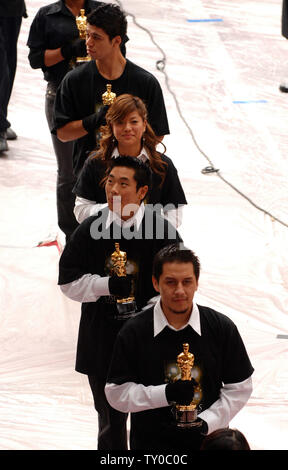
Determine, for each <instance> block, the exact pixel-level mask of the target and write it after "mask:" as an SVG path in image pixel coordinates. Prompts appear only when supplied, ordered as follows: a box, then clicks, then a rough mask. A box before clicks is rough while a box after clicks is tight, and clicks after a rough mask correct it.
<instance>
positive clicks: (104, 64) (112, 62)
mask: <svg viewBox="0 0 288 470" xmlns="http://www.w3.org/2000/svg"><path fill="white" fill-rule="evenodd" d="M96 65H97V68H98V71H99V73H100V75H102V77H104V78H106V79H107V80H117V78H119V77H121V75H122V73H123V72H124V69H125V65H126V59H125V57H123V55H122V54H121V51H120V50H117V51H115V53H114V54H113V57H111V56H110V57H109V58H108V59H103V60H96ZM112 91H113V90H112Z"/></svg>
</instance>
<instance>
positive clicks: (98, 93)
mask: <svg viewBox="0 0 288 470" xmlns="http://www.w3.org/2000/svg"><path fill="white" fill-rule="evenodd" d="M107 83H111V85H112V91H113V92H114V93H116V95H117V96H118V95H121V94H123V93H129V94H131V95H135V96H139V98H141V99H142V100H143V101H144V103H145V104H146V106H147V110H148V121H149V123H150V124H151V126H152V128H153V130H154V132H155V134H156V135H158V136H161V135H165V134H169V126H168V120H167V115H166V108H165V103H164V99H163V94H162V90H161V87H160V84H159V82H158V80H157V79H156V78H155V77H154V75H152V74H151V73H150V72H148V71H146V70H144V69H143V68H141V67H139V66H138V65H136V64H134V63H133V62H130V61H129V60H128V59H126V66H125V68H124V71H123V73H122V75H121V76H120V77H119V78H117V79H116V80H109V81H108V80H107V79H106V78H104V77H103V76H102V75H100V73H99V71H98V69H97V66H96V62H95V61H94V60H93V61H91V62H89V63H87V64H84V65H82V66H81V67H78V68H76V69H75V70H72V71H71V72H69V73H68V74H67V75H66V77H65V78H64V79H63V81H62V83H61V86H60V87H59V88H58V91H57V94H56V100H55V115H54V129H53V130H52V132H53V133H55V134H56V130H57V129H59V128H60V127H63V126H64V125H65V124H67V123H68V122H71V121H76V120H81V119H83V118H84V117H87V116H89V115H91V114H94V113H95V112H96V111H97V110H98V109H99V108H100V107H101V106H103V105H102V94H103V93H104V92H105V91H106V85H107ZM95 148H96V130H95V132H93V133H89V134H87V135H85V136H84V137H81V138H80V139H78V140H76V141H75V146H74V155H73V162H74V171H75V173H76V174H79V171H80V170H81V168H82V167H83V164H84V161H85V160H86V158H87V156H88V153H89V152H91V151H92V150H94V149H95Z"/></svg>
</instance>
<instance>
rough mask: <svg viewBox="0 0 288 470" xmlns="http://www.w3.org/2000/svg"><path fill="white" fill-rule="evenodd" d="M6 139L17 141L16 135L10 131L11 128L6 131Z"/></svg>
mask: <svg viewBox="0 0 288 470" xmlns="http://www.w3.org/2000/svg"><path fill="white" fill-rule="evenodd" d="M6 139H7V140H16V139H17V134H16V132H14V131H13V129H11V127H8V129H6Z"/></svg>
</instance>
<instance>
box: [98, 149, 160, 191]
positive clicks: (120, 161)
mask: <svg viewBox="0 0 288 470" xmlns="http://www.w3.org/2000/svg"><path fill="white" fill-rule="evenodd" d="M118 166H122V167H123V166H124V167H126V168H132V170H135V173H134V179H135V181H136V183H137V184H136V189H137V191H138V189H140V188H142V187H143V186H146V185H147V186H148V188H150V187H151V170H150V168H149V166H148V165H146V163H143V162H141V161H140V160H138V159H137V158H133V157H125V156H123V157H117V158H112V159H111V162H110V165H109V167H108V168H107V171H106V177H105V179H107V177H108V175H109V174H110V172H111V170H112V169H113V168H115V167H118Z"/></svg>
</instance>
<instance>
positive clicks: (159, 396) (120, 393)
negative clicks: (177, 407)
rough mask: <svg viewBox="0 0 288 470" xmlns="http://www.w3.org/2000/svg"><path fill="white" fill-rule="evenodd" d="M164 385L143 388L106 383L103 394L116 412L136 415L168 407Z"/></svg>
mask: <svg viewBox="0 0 288 470" xmlns="http://www.w3.org/2000/svg"><path fill="white" fill-rule="evenodd" d="M166 385H167V384H163V385H149V386H148V387H145V386H144V385H142V384H136V383H134V382H125V383H124V384H121V385H116V384H113V383H107V384H106V386H105V394H106V397H107V400H108V402H109V404H110V405H111V406H112V407H113V408H115V409H116V410H118V411H122V413H129V412H130V413H136V412H137V411H144V410H150V409H154V408H162V407H163V406H169V404H168V402H167V399H166V395H165V388H166Z"/></svg>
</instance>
